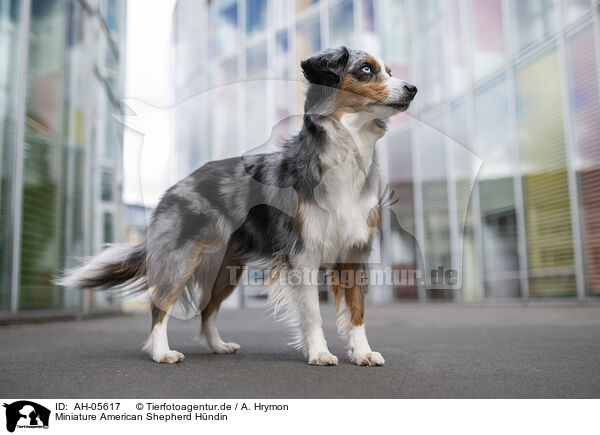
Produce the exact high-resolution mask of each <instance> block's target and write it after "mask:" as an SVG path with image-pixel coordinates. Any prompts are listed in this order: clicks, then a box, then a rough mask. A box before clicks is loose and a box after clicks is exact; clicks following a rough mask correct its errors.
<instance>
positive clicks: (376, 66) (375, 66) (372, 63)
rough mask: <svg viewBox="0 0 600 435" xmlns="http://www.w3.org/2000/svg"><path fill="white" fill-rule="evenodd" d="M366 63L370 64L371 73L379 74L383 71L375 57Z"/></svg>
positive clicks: (368, 58)
mask: <svg viewBox="0 0 600 435" xmlns="http://www.w3.org/2000/svg"><path fill="white" fill-rule="evenodd" d="M365 63H368V64H369V65H370V66H371V71H372V72H374V73H375V74H378V73H379V71H381V67H380V66H379V62H378V61H377V59H375V58H374V57H371V56H369V57H367V58H366V59H365Z"/></svg>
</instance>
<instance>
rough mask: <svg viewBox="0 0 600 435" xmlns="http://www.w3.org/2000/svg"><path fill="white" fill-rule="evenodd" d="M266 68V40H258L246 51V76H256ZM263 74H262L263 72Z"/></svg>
mask: <svg viewBox="0 0 600 435" xmlns="http://www.w3.org/2000/svg"><path fill="white" fill-rule="evenodd" d="M266 69H267V42H266V41H263V42H260V43H258V44H256V45H254V46H252V47H250V48H248V51H246V76H249V77H247V78H250V77H254V78H256V77H257V75H260V74H257V73H260V72H263V73H264V72H265V71H266ZM263 75H264V74H263Z"/></svg>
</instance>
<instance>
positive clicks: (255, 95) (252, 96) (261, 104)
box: [243, 80, 268, 149]
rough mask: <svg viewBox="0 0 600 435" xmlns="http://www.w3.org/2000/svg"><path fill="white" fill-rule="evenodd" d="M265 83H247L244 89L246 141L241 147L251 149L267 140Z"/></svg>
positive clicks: (260, 81)
mask: <svg viewBox="0 0 600 435" xmlns="http://www.w3.org/2000/svg"><path fill="white" fill-rule="evenodd" d="M266 85H267V82H266V81H265V80H259V81H254V82H248V83H247V85H246V86H245V87H244V88H245V91H246V92H245V99H246V109H245V112H244V114H245V117H246V139H245V141H244V144H243V146H244V147H245V148H246V149H252V148H255V147H257V146H260V145H263V144H264V143H265V142H266V141H267V139H268V132H267V98H266V93H267V86H266Z"/></svg>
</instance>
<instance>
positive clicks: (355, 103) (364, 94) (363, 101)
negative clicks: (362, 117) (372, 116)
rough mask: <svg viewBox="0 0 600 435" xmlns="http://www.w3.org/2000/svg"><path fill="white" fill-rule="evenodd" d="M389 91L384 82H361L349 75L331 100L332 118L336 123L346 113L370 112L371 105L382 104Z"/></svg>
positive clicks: (371, 109)
mask: <svg viewBox="0 0 600 435" xmlns="http://www.w3.org/2000/svg"><path fill="white" fill-rule="evenodd" d="M388 95H389V90H388V87H387V85H386V83H385V81H384V80H382V79H378V80H372V81H370V82H362V81H360V80H358V79H357V78H356V77H354V76H353V75H351V74H348V75H346V76H345V77H344V79H343V80H342V83H341V84H340V88H339V90H338V92H337V94H336V96H335V97H334V99H333V117H334V118H336V119H337V120H338V121H339V120H340V119H341V117H342V116H343V115H344V114H346V113H355V112H372V111H373V107H371V106H370V104H371V103H384V102H385V101H386V99H387V98H388Z"/></svg>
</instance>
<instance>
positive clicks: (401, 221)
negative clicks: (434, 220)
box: [387, 129, 417, 299]
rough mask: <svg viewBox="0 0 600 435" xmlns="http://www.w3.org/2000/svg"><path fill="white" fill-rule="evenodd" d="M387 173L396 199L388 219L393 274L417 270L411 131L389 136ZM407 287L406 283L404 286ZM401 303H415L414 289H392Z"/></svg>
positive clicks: (414, 287) (402, 131)
mask: <svg viewBox="0 0 600 435" xmlns="http://www.w3.org/2000/svg"><path fill="white" fill-rule="evenodd" d="M387 144H388V146H387V149H388V170H389V174H390V178H389V181H390V187H391V188H392V189H393V191H394V196H393V197H394V198H397V199H398V202H396V203H395V204H394V205H393V206H391V207H390V208H389V216H390V240H389V243H390V258H391V263H392V267H393V269H394V270H399V271H402V270H410V271H413V270H415V269H416V268H417V259H416V254H415V253H416V248H417V244H416V239H415V210H414V195H413V171H412V152H411V131H410V130H408V129H407V130H401V131H399V132H390V133H389V136H388V138H387ZM407 284H408V283H407ZM394 293H395V296H396V297H397V298H400V299H416V298H417V287H416V286H415V285H400V286H397V287H395V289H394Z"/></svg>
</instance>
